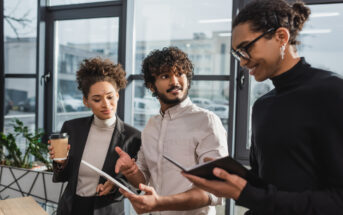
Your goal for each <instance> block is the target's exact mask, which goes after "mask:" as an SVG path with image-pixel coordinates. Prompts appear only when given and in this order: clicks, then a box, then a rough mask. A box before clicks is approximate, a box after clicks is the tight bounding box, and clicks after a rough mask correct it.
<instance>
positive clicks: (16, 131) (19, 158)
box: [0, 119, 64, 213]
mask: <svg viewBox="0 0 343 215" xmlns="http://www.w3.org/2000/svg"><path fill="white" fill-rule="evenodd" d="M11 126H12V128H13V132H8V133H7V134H4V133H2V132H0V164H1V165H0V200H1V199H6V198H15V197H22V196H32V197H34V198H35V199H36V201H37V202H39V203H40V204H41V205H42V206H43V208H45V209H46V210H47V211H48V212H49V213H53V212H54V210H55V208H56V204H57V203H58V200H59V197H60V195H61V193H62V192H63V189H64V185H63V184H62V183H53V182H52V172H51V171H49V170H51V169H52V165H51V161H49V159H48V144H46V143H44V142H43V141H42V138H43V136H44V132H43V131H42V130H38V131H37V132H33V133H32V132H30V131H29V129H28V127H27V126H25V125H24V124H23V122H21V121H20V120H18V119H15V120H14V121H13V123H12V124H11ZM19 138H23V139H24V141H25V143H26V144H25V148H24V150H20V148H19V147H18V144H17V143H18V142H17V140H18V139H19ZM37 162H39V163H41V164H42V166H44V167H46V168H44V169H46V170H48V171H35V170H33V167H34V165H33V164H34V163H37Z"/></svg>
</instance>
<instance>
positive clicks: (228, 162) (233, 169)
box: [163, 155, 266, 187]
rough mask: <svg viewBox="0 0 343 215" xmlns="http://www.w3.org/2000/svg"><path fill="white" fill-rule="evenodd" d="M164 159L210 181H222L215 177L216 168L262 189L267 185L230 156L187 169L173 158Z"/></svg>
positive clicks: (186, 171) (166, 157)
mask: <svg viewBox="0 0 343 215" xmlns="http://www.w3.org/2000/svg"><path fill="white" fill-rule="evenodd" d="M163 157H164V158H165V159H166V160H168V161H169V162H171V163H172V164H174V165H175V166H177V167H179V168H180V169H181V170H182V171H184V172H185V173H188V174H191V175H196V176H199V177H202V178H206V179H209V180H222V179H220V178H217V177H216V176H215V175H213V169H214V168H215V167H219V168H222V169H224V170H226V171H227V172H229V173H231V174H235V175H238V176H240V177H242V178H244V179H246V180H247V181H249V182H250V183H251V184H253V185H255V186H258V187H261V186H265V185H266V183H265V182H264V181H263V180H262V179H261V178H259V177H258V176H256V175H254V174H253V173H252V172H251V171H249V170H248V169H247V168H245V167H244V166H243V165H242V164H240V163H239V162H237V161H236V160H234V159H233V158H231V157H230V156H226V157H222V158H218V159H216V160H212V161H209V162H205V163H201V164H198V165H195V166H193V167H190V168H186V167H184V166H182V165H181V164H180V163H178V162H177V161H175V160H174V159H172V158H171V157H169V156H167V155H163Z"/></svg>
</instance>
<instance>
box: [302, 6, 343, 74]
mask: <svg viewBox="0 0 343 215" xmlns="http://www.w3.org/2000/svg"><path fill="white" fill-rule="evenodd" d="M309 7H310V8H311V11H312V13H311V15H310V19H309V20H308V22H307V23H306V24H305V26H304V29H303V30H302V32H301V33H300V35H299V40H300V41H301V43H300V45H299V46H298V50H299V55H300V56H304V57H305V58H306V60H307V61H308V62H309V63H310V64H311V65H312V66H314V67H318V68H322V69H326V70H329V71H332V72H336V73H339V74H341V75H343V61H342V60H340V58H341V56H342V55H343V43H341V42H339V40H338V38H343V26H342V22H343V14H342V11H343V4H327V5H325V4H321V5H310V6H309Z"/></svg>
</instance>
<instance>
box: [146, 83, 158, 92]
mask: <svg viewBox="0 0 343 215" xmlns="http://www.w3.org/2000/svg"><path fill="white" fill-rule="evenodd" d="M148 87H149V90H150V91H151V92H152V93H155V91H156V89H155V87H154V85H152V84H151V83H150V84H148Z"/></svg>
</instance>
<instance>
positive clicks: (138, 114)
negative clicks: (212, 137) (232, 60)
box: [133, 80, 229, 130]
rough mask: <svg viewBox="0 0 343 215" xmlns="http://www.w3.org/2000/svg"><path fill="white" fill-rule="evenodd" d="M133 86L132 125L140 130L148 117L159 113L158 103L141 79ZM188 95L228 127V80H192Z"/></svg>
mask: <svg viewBox="0 0 343 215" xmlns="http://www.w3.org/2000/svg"><path fill="white" fill-rule="evenodd" d="M134 87H135V90H134V92H135V96H134V100H133V115H134V117H133V126H134V127H135V128H137V129H139V130H142V129H143V128H144V126H145V125H146V123H147V122H148V120H149V118H150V117H152V116H154V115H156V114H159V111H160V103H159V102H158V100H157V98H156V97H152V94H151V92H150V91H149V90H147V89H146V88H145V87H144V85H143V81H140V80H139V81H134ZM188 95H189V97H190V99H191V100H192V102H193V103H194V104H196V105H198V106H199V107H202V108H205V109H208V110H210V111H212V112H214V113H215V114H216V115H217V116H218V117H219V118H220V119H221V121H222V123H223V125H224V127H225V128H226V130H227V129H228V118H229V100H228V98H229V82H226V81H192V86H191V89H190V91H189V94H188Z"/></svg>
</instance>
